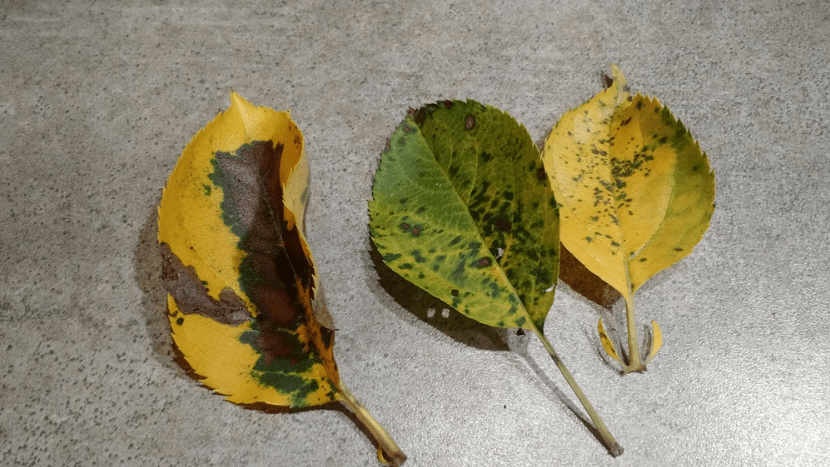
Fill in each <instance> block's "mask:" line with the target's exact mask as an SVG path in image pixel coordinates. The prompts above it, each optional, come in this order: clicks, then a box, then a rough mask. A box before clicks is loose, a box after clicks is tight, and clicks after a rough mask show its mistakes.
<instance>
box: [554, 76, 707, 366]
mask: <svg viewBox="0 0 830 467" xmlns="http://www.w3.org/2000/svg"><path fill="white" fill-rule="evenodd" d="M612 70H613V74H614V81H613V83H612V84H611V86H610V87H609V88H608V89H605V90H603V91H601V92H599V93H598V94H597V95H596V96H594V97H593V98H592V99H590V100H589V101H587V102H586V103H584V104H583V105H581V106H579V107H577V108H575V109H573V110H571V111H569V112H567V113H566V114H565V115H563V116H562V118H561V119H560V120H559V122H558V123H557V124H556V125H555V126H554V127H553V130H552V131H551V134H550V136H549V137H548V139H547V141H546V142H545V150H544V160H545V168H546V169H547V171H548V175H549V177H550V180H551V186H552V188H553V191H554V192H555V193H556V198H557V200H558V201H559V203H560V204H561V208H560V210H561V211H560V212H561V214H562V244H563V245H564V246H565V247H567V249H568V251H570V252H571V253H572V254H573V255H574V256H575V257H576V258H577V259H579V261H580V262H582V263H583V264H584V265H585V266H586V267H587V268H588V269H590V270H591V271H592V272H593V273H594V274H596V275H597V276H599V277H600V278H601V279H602V280H604V281H605V282H607V283H608V284H609V285H611V286H612V287H614V288H615V289H617V290H618V291H619V292H620V293H621V294H622V295H623V297H624V298H625V301H626V310H627V315H626V316H627V318H626V319H627V321H628V323H627V324H628V338H629V339H628V341H629V356H628V361H627V362H625V361H623V358H621V357H619V356H618V355H617V352H616V351H614V350H612V349H610V348H609V346H610V347H611V348H613V345H612V344H611V340H610V339H603V341H602V342H603V346H604V347H605V348H606V349H607V351H608V354H609V355H610V356H612V357H614V358H615V359H617V360H618V361H619V362H620V363H621V364H622V365H623V367H624V371H625V372H626V373H628V372H631V371H645V369H646V363H647V361H641V360H640V356H639V355H640V351H639V343H638V340H637V333H636V326H635V323H636V321H635V319H634V302H633V295H634V292H636V291H637V289H639V288H640V287H641V286H642V285H643V284H644V283H645V282H646V281H647V280H648V279H649V278H651V277H652V276H654V275H655V274H656V273H658V272H660V271H661V270H663V269H665V268H667V267H669V266H671V265H672V264H674V263H676V262H677V261H679V260H680V259H682V258H684V257H685V256H687V255H688V254H689V253H691V251H692V248H693V247H694V246H695V245H696V244H697V243H698V242H699V241H700V239H701V237H702V236H703V233H704V232H705V231H706V229H707V228H708V227H709V220H710V219H711V217H712V212H713V210H714V204H713V201H714V196H715V178H714V173H713V172H712V171H711V170H710V168H709V161H708V159H707V157H706V154H704V153H703V152H701V150H700V146H699V145H698V144H697V143H696V142H695V141H694V138H692V135H691V134H690V133H689V131H688V130H686V128H685V127H684V126H683V124H682V123H681V122H680V121H679V120H677V119H676V118H675V117H674V116H673V115H672V113H671V112H670V111H669V109H668V108H666V107H664V106H663V105H662V104H660V102H659V101H658V100H657V99H652V98H649V97H645V96H642V95H640V94H637V95H635V96H632V95H631V93H630V91H629V89H628V86H627V85H626V82H625V78H624V77H623V75H622V73H621V72H620V70H619V69H618V68H617V67H616V66H613V65H612ZM600 332H601V334H602V333H603V332H604V331H603V330H601V331H600ZM659 332H660V331H659V328H655V329H654V335H655V339H654V340H653V342H654V345H653V346H652V348H651V350H650V351H649V357H648V358H647V360H651V358H653V357H654V354H655V353H656V351H657V349H658V347H657V344H658V342H662V340H660V341H658V340H657V337H658V336H661V334H660V333H659ZM606 337H607V336H606Z"/></svg>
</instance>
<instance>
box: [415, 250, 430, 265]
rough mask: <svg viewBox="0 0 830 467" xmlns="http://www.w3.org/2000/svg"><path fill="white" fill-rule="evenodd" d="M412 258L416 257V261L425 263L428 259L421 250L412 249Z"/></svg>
mask: <svg viewBox="0 0 830 467" xmlns="http://www.w3.org/2000/svg"><path fill="white" fill-rule="evenodd" d="M412 258H414V259H415V262H416V263H424V262H426V260H427V259H426V258H424V257H423V256H422V255H421V250H412Z"/></svg>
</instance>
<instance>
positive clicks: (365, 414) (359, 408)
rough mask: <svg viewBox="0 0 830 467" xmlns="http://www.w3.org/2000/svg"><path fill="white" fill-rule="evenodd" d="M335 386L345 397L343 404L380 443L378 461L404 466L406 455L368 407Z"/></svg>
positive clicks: (393, 466)
mask: <svg viewBox="0 0 830 467" xmlns="http://www.w3.org/2000/svg"><path fill="white" fill-rule="evenodd" d="M335 386H336V387H337V391H338V392H339V393H340V395H341V396H343V398H342V399H341V402H343V404H344V405H345V406H346V407H348V408H349V410H351V411H352V413H354V414H355V416H356V417H357V419H358V420H360V422H361V423H363V426H365V427H366V429H368V430H369V432H370V433H371V434H372V436H373V437H374V438H375V441H376V442H377V443H378V460H380V461H381V462H382V463H383V464H384V465H389V466H392V467H399V466H400V465H401V464H403V463H404V462H405V461H406V454H404V453H403V452H402V451H401V449H400V448H399V447H398V445H397V444H396V443H395V441H394V440H393V439H392V437H391V436H389V433H388V432H387V431H386V429H384V428H383V427H382V426H381V425H380V423H378V421H377V420H375V419H374V417H372V415H371V414H370V413H369V411H368V410H366V407H363V404H361V403H360V402H358V400H357V399H355V397H354V395H352V393H351V392H350V391H349V390H348V389H346V387H345V386H343V385H342V384H340V383H337V384H336V385H335ZM384 454H386V455H384Z"/></svg>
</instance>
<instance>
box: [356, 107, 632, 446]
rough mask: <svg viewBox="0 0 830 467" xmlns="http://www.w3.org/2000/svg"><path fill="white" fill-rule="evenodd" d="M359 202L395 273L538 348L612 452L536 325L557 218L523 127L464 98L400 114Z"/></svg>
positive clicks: (552, 272) (545, 299)
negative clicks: (518, 331)
mask: <svg viewBox="0 0 830 467" xmlns="http://www.w3.org/2000/svg"><path fill="white" fill-rule="evenodd" d="M372 196H373V199H372V200H371V201H370V202H369V212H370V218H371V220H370V224H369V227H370V230H371V235H372V241H373V243H374V244H375V246H376V247H377V249H378V252H379V253H380V255H381V257H382V258H383V261H384V262H385V263H386V264H387V265H388V266H389V267H390V268H391V269H392V270H393V271H395V272H396V273H398V274H400V275H401V276H402V277H403V278H405V279H406V280H408V281H410V282H412V283H413V284H415V285H417V286H418V287H420V288H422V289H424V290H425V291H427V292H429V293H430V294H432V295H433V296H435V297H437V298H438V299H440V300H442V301H444V302H445V303H447V304H448V305H451V306H452V307H453V308H455V309H456V310H458V311H459V312H461V313H463V314H464V315H466V316H468V317H470V318H472V319H474V320H476V321H479V322H481V323H483V324H486V325H489V326H495V327H501V328H513V327H518V328H526V329H530V330H533V331H534V332H535V334H536V335H537V336H538V337H539V338H540V339H541V341H542V342H543V344H544V345H545V348H546V349H547V350H548V352H549V353H550V355H551V357H552V359H553V360H554V362H555V363H556V365H557V367H558V368H559V369H560V371H561V372H562V374H563V375H564V376H565V378H566V379H567V381H568V383H569V384H570V385H571V387H572V388H573V389H574V391H575V392H576V394H577V396H578V397H579V399H580V402H582V404H583V406H584V407H585V409H586V410H587V411H588V413H589V415H590V416H591V419H592V420H593V421H594V424H595V425H596V427H597V429H598V431H599V432H600V434H601V437H602V439H603V442H605V444H606V446H607V447H608V448H609V450H610V451H611V452H612V454H614V455H619V454H621V453H622V448H620V446H619V445H618V444H617V443H616V441H615V440H614V438H613V436H611V434H610V432H609V431H608V429H607V428H606V427H605V425H604V424H603V423H602V420H601V419H600V418H599V416H598V415H597V414H596V411H594V409H593V407H591V405H590V403H589V402H588V400H587V398H585V396H584V394H582V391H581V390H580V389H579V387H578V386H577V385H576V382H575V381H574V380H573V378H572V377H571V375H570V373H569V372H568V370H567V369H566V368H565V366H564V364H563V363H562V361H561V360H560V359H559V357H558V356H557V354H556V352H555V351H554V350H553V347H552V346H551V345H550V342H548V341H547V339H546V338H545V336H544V334H542V328H543V326H544V323H545V317H546V316H547V314H548V310H549V309H550V307H551V304H552V303H553V297H554V289H555V286H556V279H557V276H558V268H559V214H558V210H557V203H556V199H555V198H554V195H553V193H552V192H551V190H550V186H549V182H548V178H547V176H546V175H545V170H544V168H543V164H542V160H541V158H540V155H539V150H538V149H537V148H536V146H535V145H534V143H533V140H532V139H531V137H530V135H529V134H528V133H527V131H526V130H525V129H524V127H523V126H522V125H520V124H519V123H518V122H516V121H515V120H514V119H513V118H512V117H510V116H509V115H507V114H506V113H504V112H501V111H500V110H498V109H495V108H493V107H490V106H485V105H482V104H479V103H477V102H473V101H467V102H461V101H446V102H441V103H438V104H432V105H427V106H425V107H423V108H421V109H418V110H412V111H410V113H409V115H408V116H407V117H406V119H405V120H404V121H403V122H402V123H401V124H400V126H398V128H397V129H396V130H395V132H394V133H393V134H392V137H391V139H390V141H389V147H388V148H387V150H386V151H384V153H383V155H382V157H381V161H380V167H379V168H378V170H377V172H376V174H375V179H374V185H373V188H372Z"/></svg>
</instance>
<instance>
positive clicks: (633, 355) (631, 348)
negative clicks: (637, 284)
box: [625, 289, 645, 373]
mask: <svg viewBox="0 0 830 467" xmlns="http://www.w3.org/2000/svg"><path fill="white" fill-rule="evenodd" d="M625 324H626V327H627V328H628V365H625V373H631V372H632V371H642V370H644V369H645V368H643V364H642V361H641V360H640V341H639V339H637V320H636V319H635V318H634V294H633V293H631V290H630V289H629V291H628V294H626V295H625Z"/></svg>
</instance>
